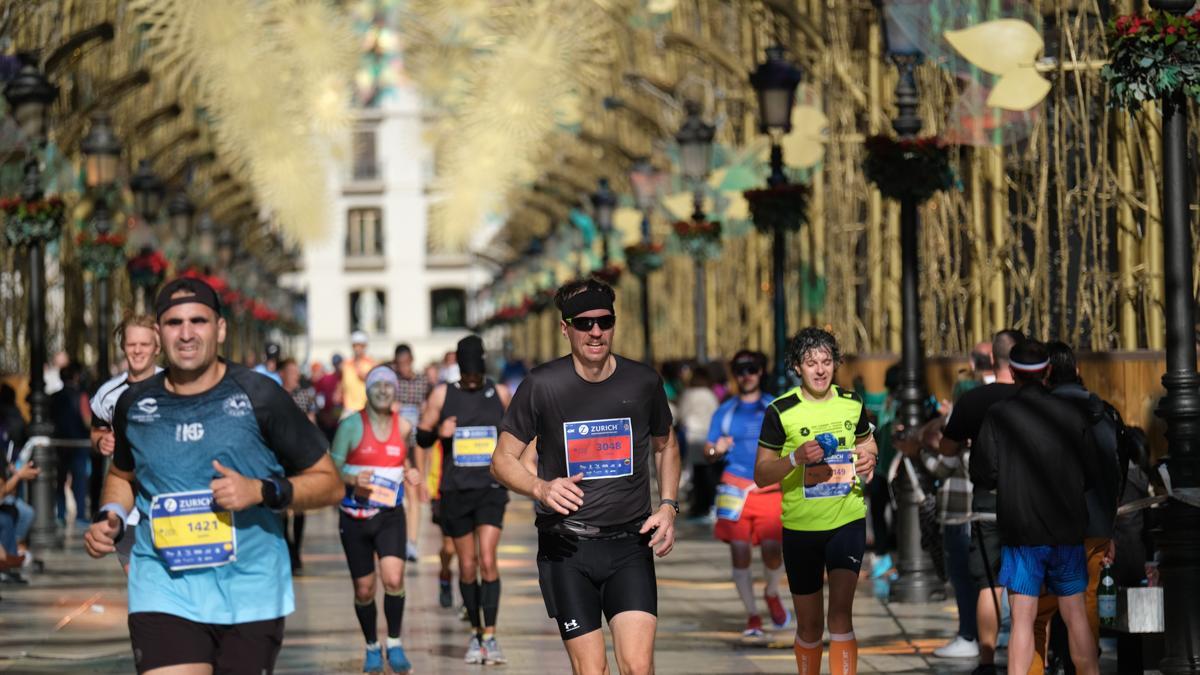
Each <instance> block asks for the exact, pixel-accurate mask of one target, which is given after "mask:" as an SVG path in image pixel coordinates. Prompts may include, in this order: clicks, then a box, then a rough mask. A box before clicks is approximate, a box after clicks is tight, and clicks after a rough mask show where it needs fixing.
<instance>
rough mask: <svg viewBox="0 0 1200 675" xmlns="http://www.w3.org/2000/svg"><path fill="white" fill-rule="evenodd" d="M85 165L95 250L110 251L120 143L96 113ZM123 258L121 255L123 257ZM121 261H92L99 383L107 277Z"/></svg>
mask: <svg viewBox="0 0 1200 675" xmlns="http://www.w3.org/2000/svg"><path fill="white" fill-rule="evenodd" d="M79 149H80V150H82V151H83V156H84V160H85V162H86V171H85V175H86V176H87V186H88V188H89V189H90V190H91V191H92V200H93V202H94V207H93V211H92V227H93V228H94V229H95V231H96V236H97V237H98V240H97V241H96V243H95V244H94V246H95V247H96V251H97V252H99V251H104V250H107V249H109V248H111V247H110V246H109V245H108V244H107V243H105V242H102V241H100V240H99V238H103V237H105V236H107V235H109V234H110V233H111V232H112V225H113V223H112V215H111V213H110V211H109V204H108V200H109V196H110V194H109V193H110V192H111V191H112V187H113V185H114V184H116V181H117V169H118V167H119V166H120V161H121V143H120V142H119V141H118V140H117V136H116V134H115V133H114V132H113V128H112V125H111V124H109V118H108V114H107V113H98V114H96V115H95V116H94V117H93V118H92V128H91V130H90V131H88V135H87V136H86V137H84V139H83V141H82V142H80V144H79ZM122 258H123V256H122ZM121 261H122V260H121V259H118V258H116V257H115V256H114V257H111V258H109V257H106V256H103V255H99V256H96V259H95V260H93V261H92V264H91V265H90V267H91V272H92V284H93V287H94V288H95V291H96V333H97V335H96V348H97V355H96V370H97V372H98V373H99V375H100V379H101V380H106V379H108V378H109V376H110V375H111V373H110V372H109V333H111V332H112V326H111V321H110V319H111V315H112V307H111V306H110V305H111V302H110V300H109V291H110V288H109V277H110V276H111V275H112V273H113V272H114V271H116V268H117V265H118V264H120V262H121Z"/></svg>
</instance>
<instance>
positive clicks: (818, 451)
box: [796, 440, 825, 464]
mask: <svg viewBox="0 0 1200 675" xmlns="http://www.w3.org/2000/svg"><path fill="white" fill-rule="evenodd" d="M796 452H798V453H800V456H801V457H803V458H804V463H805V464H816V463H817V462H820V461H821V460H822V459H824V458H825V451H824V450H823V449H822V448H821V444H820V443H818V442H817V441H816V440H811V441H808V442H807V443H805V444H804V445H801V446H800V447H798V448H796Z"/></svg>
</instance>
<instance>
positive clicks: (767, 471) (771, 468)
mask: <svg viewBox="0 0 1200 675" xmlns="http://www.w3.org/2000/svg"><path fill="white" fill-rule="evenodd" d="M809 442H810V443H813V442H815V441H809ZM818 447H819V446H818ZM796 452H800V448H796ZM789 457H790V455H784V456H782V457H780V456H779V451H778V450H776V449H774V448H768V447H767V446H765V445H760V446H758V458H757V459H756V460H755V462H754V483H755V484H756V485H758V487H767V486H768V485H775V484H776V483H778V482H780V481H782V480H783V479H784V478H787V475H788V474H789V473H791V472H792V471H794V470H796V469H797V468H799V467H794V466H792V462H791V460H790V459H788V458H789ZM803 466H804V465H803V464H800V467H803Z"/></svg>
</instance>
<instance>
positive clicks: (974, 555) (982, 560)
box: [967, 520, 1000, 591]
mask: <svg viewBox="0 0 1200 675" xmlns="http://www.w3.org/2000/svg"><path fill="white" fill-rule="evenodd" d="M967 571H969V572H970V573H971V581H972V582H973V583H974V584H975V590H977V591H983V590H987V589H988V588H989V587H995V586H998V584H999V582H998V579H999V577H1000V530H999V529H997V528H996V521H994V520H993V521H987V520H980V521H976V522H974V523H971V547H970V549H968V551H967Z"/></svg>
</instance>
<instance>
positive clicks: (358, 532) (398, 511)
mask: <svg viewBox="0 0 1200 675" xmlns="http://www.w3.org/2000/svg"><path fill="white" fill-rule="evenodd" d="M338 532H339V533H340V534H341V536H342V549H343V550H345V552H346V564H347V565H348V566H349V567H350V576H351V577H352V578H354V579H358V578H359V577H365V576H367V575H368V574H373V573H374V572H375V554H377V553H378V554H379V557H380V558H384V557H387V556H392V557H395V558H400V559H401V560H403V559H404V557H405V555H406V554H407V552H408V539H407V537H408V524H407V521H406V520H405V518H404V507H403V506H397V507H396V508H394V509H381V510H380V511H379V513H376V514H375V515H373V516H371V517H370V518H367V519H366V520H359V519H357V518H351V517H350V516H348V515H346V512H345V511H338Z"/></svg>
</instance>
